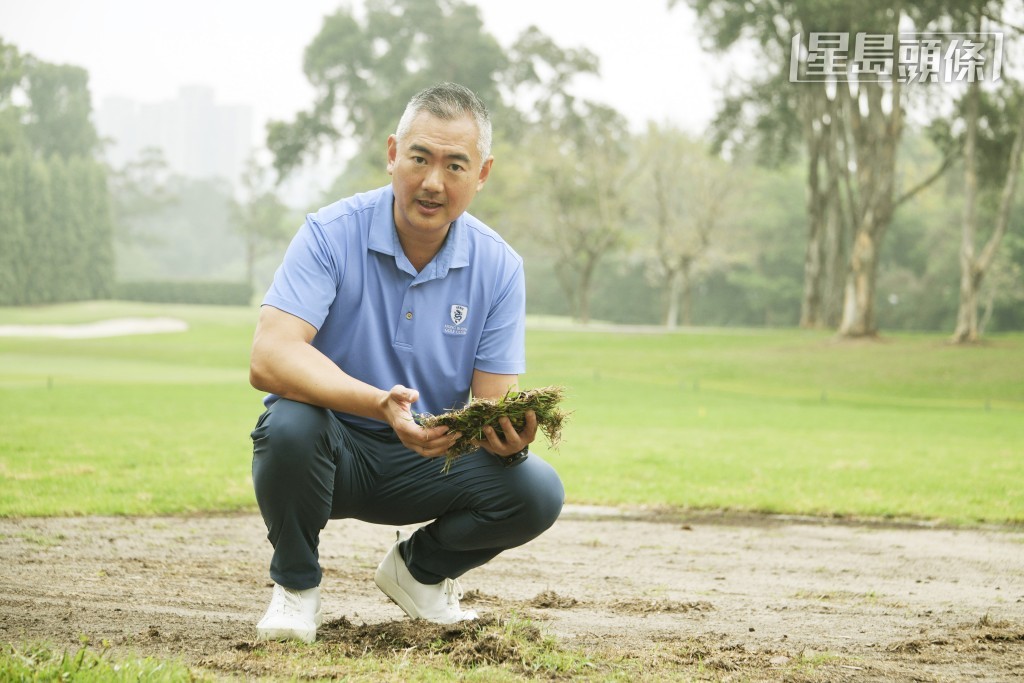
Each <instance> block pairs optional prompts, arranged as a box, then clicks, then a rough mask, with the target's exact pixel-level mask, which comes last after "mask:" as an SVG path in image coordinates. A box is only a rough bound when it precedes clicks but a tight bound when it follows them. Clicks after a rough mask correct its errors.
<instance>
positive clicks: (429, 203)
mask: <svg viewBox="0 0 1024 683" xmlns="http://www.w3.org/2000/svg"><path fill="white" fill-rule="evenodd" d="M416 203H418V204H419V205H420V206H422V207H423V208H424V209H428V210H433V209H436V208H438V207H440V206H441V203H440V202H432V201H430V200H429V199H417V200H416Z"/></svg>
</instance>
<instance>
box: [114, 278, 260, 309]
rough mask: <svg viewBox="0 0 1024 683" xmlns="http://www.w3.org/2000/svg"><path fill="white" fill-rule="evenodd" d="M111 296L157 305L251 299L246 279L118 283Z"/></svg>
mask: <svg viewBox="0 0 1024 683" xmlns="http://www.w3.org/2000/svg"><path fill="white" fill-rule="evenodd" d="M113 298H115V299H120V300H122V301H146V302H150V303H160V304H208V305H215V306H248V305H249V304H250V303H251V302H252V286H251V285H249V283H247V282H216V281H206V282H203V281H195V280H180V281H177V280H168V281H164V282H159V281H152V282H118V283H115V284H114V292H113Z"/></svg>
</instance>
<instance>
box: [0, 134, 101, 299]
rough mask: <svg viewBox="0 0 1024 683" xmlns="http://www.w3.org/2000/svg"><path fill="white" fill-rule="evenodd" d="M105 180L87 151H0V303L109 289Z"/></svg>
mask: <svg viewBox="0 0 1024 683" xmlns="http://www.w3.org/2000/svg"><path fill="white" fill-rule="evenodd" d="M106 183H107V181H106V170H105V169H104V167H103V166H102V165H101V164H99V163H97V162H96V161H95V160H93V159H89V158H87V157H78V156H75V157H70V158H67V159H64V158H61V157H60V156H56V155H54V156H51V157H49V158H40V157H38V156H35V155H31V154H27V153H25V152H23V151H22V152H17V153H14V154H5V155H0V206H2V207H3V210H2V211H0V304H3V305H23V304H42V303H51V302H56V301H80V300H87V299H104V298H107V297H109V296H110V294H111V288H112V286H113V278H114V245H113V229H112V225H111V220H110V203H109V195H108V193H107V184H106Z"/></svg>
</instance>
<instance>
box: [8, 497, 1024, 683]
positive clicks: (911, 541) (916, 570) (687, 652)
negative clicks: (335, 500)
mask: <svg viewBox="0 0 1024 683" xmlns="http://www.w3.org/2000/svg"><path fill="white" fill-rule="evenodd" d="M392 534H393V531H392V530H391V529H388V528H385V527H380V526H375V525H370V524H364V523H361V522H355V521H348V520H345V521H338V522H332V523H331V524H329V525H328V527H327V529H326V530H325V531H324V533H323V535H322V539H321V545H320V548H321V561H322V564H323V565H324V568H325V577H324V583H323V595H324V600H325V607H324V608H325V617H326V622H325V625H324V626H323V627H322V628H321V630H320V633H319V639H318V643H317V645H316V646H314V647H313V649H312V650H308V646H301V645H294V644H269V645H267V644H256V643H255V642H254V636H255V631H254V625H255V623H256V621H257V620H258V619H259V617H260V615H261V614H262V612H263V610H264V609H265V607H266V601H267V600H268V599H269V595H270V590H269V585H270V584H269V579H268V578H267V574H266V564H267V562H268V561H269V544H268V543H267V542H266V540H265V530H264V528H263V524H262V521H261V520H260V519H259V517H258V516H255V515H237V516H202V517H172V518H94V517H90V518H55V519H0V555H2V557H3V562H2V563H0V641H5V642H12V643H24V642H36V641H45V642H48V643H51V644H53V645H55V646H57V647H67V648H75V647H77V646H78V644H79V642H80V639H81V637H82V636H87V637H88V638H89V639H90V641H91V642H92V643H96V644H98V643H101V642H103V641H107V642H108V643H109V644H110V647H111V652H112V656H119V655H126V656H127V655H136V654H142V655H153V656H158V657H171V658H180V659H182V660H183V661H185V662H186V663H187V664H189V665H190V666H193V667H195V668H196V669H197V670H202V671H207V672H210V673H212V674H214V675H223V676H237V677H242V678H245V677H253V676H268V677H274V676H280V677H285V678H291V677H293V676H306V675H310V676H317V675H339V673H344V672H343V671H340V672H339V671H338V670H337V669H334V670H331V669H330V668H328V669H317V668H316V667H314V666H313V665H312V664H308V666H309V667H311V668H306V669H304V668H302V667H303V666H306V665H304V664H303V661H304V660H303V659H302V658H301V657H296V656H295V653H296V652H298V653H306V654H308V653H310V652H312V653H315V654H317V656H319V657H320V659H322V660H324V661H328V662H329V661H331V660H332V658H333V660H335V661H337V658H338V657H353V658H358V657H361V656H363V655H367V654H373V655H377V656H380V657H389V656H410V653H427V654H428V655H429V656H438V657H443V658H445V661H448V662H452V663H454V664H455V665H457V666H465V667H472V666H480V665H488V664H501V665H503V666H505V668H506V670H507V671H512V672H513V673H518V674H520V675H522V676H523V677H524V678H526V677H545V676H547V677H551V676H555V675H556V674H553V673H551V672H545V671H543V670H541V671H540V673H538V670H536V669H530V668H529V666H528V664H529V662H526V663H525V664H523V662H522V660H523V655H522V653H521V652H517V651H515V647H514V646H515V644H516V643H519V644H524V643H525V644H526V645H529V644H530V643H540V642H541V641H542V640H544V639H548V640H550V639H554V641H555V642H556V643H557V646H558V647H559V648H563V649H564V650H565V651H567V652H572V653H578V654H579V656H580V657H581V658H584V659H586V658H592V660H593V661H594V662H595V663H596V665H595V666H594V668H593V669H592V671H591V672H590V674H589V675H590V677H591V678H594V679H601V678H608V677H613V676H615V675H616V674H619V673H622V672H627V673H628V674H629V675H630V677H633V678H640V679H646V680H665V679H692V678H696V679H701V680H703V679H706V680H764V681H776V680H778V681H782V680H786V681H794V680H795V681H801V680H806V681H963V680H966V679H970V680H980V681H1014V680H1024V531H1022V530H1020V529H971V530H962V529H961V530H956V529H938V528H920V527H919V528H911V527H895V526H879V525H857V524H849V523H836V522H829V521H823V520H806V519H801V520H792V519H782V518H772V517H752V516H745V517H744V516H729V515H711V514H702V515H693V516H689V517H687V518H685V519H683V518H680V517H672V516H666V515H653V514H646V513H643V512H629V513H622V512H617V511H611V510H603V509H588V508H575V509H570V510H567V511H566V513H565V514H563V517H562V518H561V519H560V520H559V521H558V522H557V523H556V525H555V526H554V527H553V528H552V529H551V530H550V531H549V532H548V533H547V534H545V535H544V536H542V537H541V538H539V539H537V540H536V541H534V542H533V543H530V544H528V545H527V546H525V547H523V548H518V549H515V550H513V551H510V552H508V553H506V554H504V555H502V556H501V557H499V558H497V559H496V560H495V561H493V562H492V563H490V564H489V565H487V566H485V567H482V568H480V569H478V570H476V571H473V572H471V573H470V574H468V575H467V576H465V577H464V578H463V580H462V583H463V585H464V586H465V587H466V588H467V595H466V603H467V604H468V605H471V606H473V607H474V608H475V609H476V610H477V611H478V612H480V613H481V615H482V617H483V621H482V623H481V624H476V625H469V626H449V627H442V626H433V625H429V624H424V623H422V622H412V621H409V620H408V619H405V618H404V617H403V615H402V614H401V612H400V610H399V609H398V608H397V607H396V606H395V605H393V604H392V603H391V602H389V601H388V600H387V598H385V597H384V596H383V594H381V593H380V592H379V591H378V590H377V589H376V587H375V586H374V584H373V580H372V575H373V570H374V568H375V567H376V565H377V563H378V562H379V561H380V558H381V557H383V555H384V553H385V552H386V551H387V549H388V546H389V545H390V543H391V539H393V535H392ZM481 626H482V627H481ZM509 628H515V629H517V631H516V639H515V640H509V639H508V638H505V637H503V636H502V635H501V634H502V633H504V632H505V631H507V630H508V629H509ZM303 647H307V650H302V649H301V648H303ZM307 659H309V658H308V657H307ZM348 661H351V660H348ZM517 662H518V664H516V663H517ZM510 663H513V664H514V665H510ZM520 665H522V666H520ZM318 666H319V665H318ZM524 667H525V668H524Z"/></svg>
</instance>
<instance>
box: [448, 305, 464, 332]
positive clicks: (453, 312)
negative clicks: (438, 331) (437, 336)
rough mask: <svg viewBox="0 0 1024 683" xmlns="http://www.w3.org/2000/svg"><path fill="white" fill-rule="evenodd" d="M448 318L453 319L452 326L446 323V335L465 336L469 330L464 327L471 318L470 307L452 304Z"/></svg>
mask: <svg viewBox="0 0 1024 683" xmlns="http://www.w3.org/2000/svg"><path fill="white" fill-rule="evenodd" d="M448 316H449V317H450V318H451V319H452V323H453V324H452V325H449V324H447V323H445V326H444V333H445V334H452V335H456V336H458V335H463V334H466V333H467V332H468V331H469V330H468V329H467V328H465V327H463V326H462V325H463V324H464V323H465V322H466V319H467V318H469V307H468V306H463V305H461V304H452V307H451V309H450V310H449V311H448Z"/></svg>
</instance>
